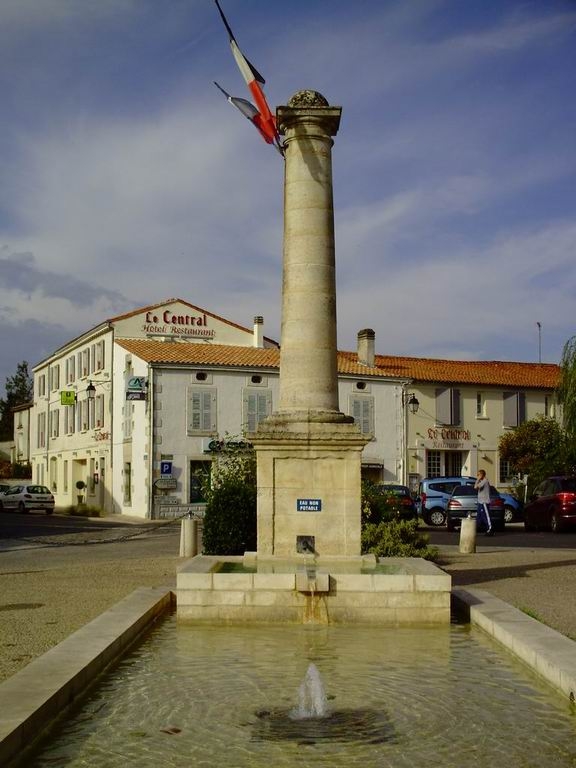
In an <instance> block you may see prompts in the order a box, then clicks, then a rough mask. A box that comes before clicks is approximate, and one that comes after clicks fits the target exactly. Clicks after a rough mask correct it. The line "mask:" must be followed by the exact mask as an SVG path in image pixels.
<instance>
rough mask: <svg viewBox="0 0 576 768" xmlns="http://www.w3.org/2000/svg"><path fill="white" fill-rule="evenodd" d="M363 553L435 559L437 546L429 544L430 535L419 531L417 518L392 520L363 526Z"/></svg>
mask: <svg viewBox="0 0 576 768" xmlns="http://www.w3.org/2000/svg"><path fill="white" fill-rule="evenodd" d="M361 538H362V554H369V553H371V554H374V555H376V557H423V558H424V559H426V560H434V559H436V557H437V556H438V550H437V549H436V548H435V547H429V546H428V536H427V535H426V534H422V533H418V521H417V520H390V521H388V522H382V523H378V524H375V523H366V524H365V525H363V526H362V537H361Z"/></svg>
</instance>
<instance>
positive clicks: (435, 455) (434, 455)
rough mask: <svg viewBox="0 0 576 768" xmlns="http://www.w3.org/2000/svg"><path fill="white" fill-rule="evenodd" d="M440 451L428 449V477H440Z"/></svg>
mask: <svg viewBox="0 0 576 768" xmlns="http://www.w3.org/2000/svg"><path fill="white" fill-rule="evenodd" d="M440 458H441V454H440V451H428V453H427V454H426V477H440V475H441V474H442V471H441V469H440Z"/></svg>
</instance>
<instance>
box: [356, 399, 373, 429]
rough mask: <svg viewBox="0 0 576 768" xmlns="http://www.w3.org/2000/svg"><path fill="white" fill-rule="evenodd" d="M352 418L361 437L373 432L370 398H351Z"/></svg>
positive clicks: (371, 402) (371, 401) (371, 400)
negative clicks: (358, 428)
mask: <svg viewBox="0 0 576 768" xmlns="http://www.w3.org/2000/svg"><path fill="white" fill-rule="evenodd" d="M351 410H352V416H353V418H354V421H355V422H356V424H358V426H359V427H360V431H361V432H362V434H363V435H370V434H372V433H373V431H374V427H373V424H374V400H373V398H371V397H354V398H352V408H351Z"/></svg>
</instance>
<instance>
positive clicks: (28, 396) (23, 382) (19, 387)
mask: <svg viewBox="0 0 576 768" xmlns="http://www.w3.org/2000/svg"><path fill="white" fill-rule="evenodd" d="M33 394H34V382H33V379H32V376H31V375H30V372H29V370H28V363H27V362H26V360H24V361H23V362H21V363H18V367H17V369H16V373H15V374H14V376H8V377H7V378H6V397H5V398H0V440H12V438H13V436H14V413H13V412H12V409H13V408H15V407H16V406H17V405H25V404H26V403H30V402H31V401H32V397H33Z"/></svg>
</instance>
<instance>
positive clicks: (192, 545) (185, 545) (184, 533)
mask: <svg viewBox="0 0 576 768" xmlns="http://www.w3.org/2000/svg"><path fill="white" fill-rule="evenodd" d="M197 554H198V520H195V519H194V518H192V517H183V518H182V527H181V528H180V557H196V555H197Z"/></svg>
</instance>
